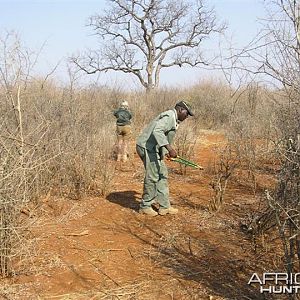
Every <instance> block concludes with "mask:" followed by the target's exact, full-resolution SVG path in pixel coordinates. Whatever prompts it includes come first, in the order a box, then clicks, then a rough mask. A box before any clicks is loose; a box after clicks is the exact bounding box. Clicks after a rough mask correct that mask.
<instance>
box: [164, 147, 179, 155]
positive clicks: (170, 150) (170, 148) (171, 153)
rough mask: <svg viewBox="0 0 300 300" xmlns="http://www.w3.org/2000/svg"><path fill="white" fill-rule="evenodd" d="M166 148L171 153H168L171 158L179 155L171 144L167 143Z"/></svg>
mask: <svg viewBox="0 0 300 300" xmlns="http://www.w3.org/2000/svg"><path fill="white" fill-rule="evenodd" d="M166 148H167V150H168V152H169V155H168V156H169V157H171V158H175V157H177V152H176V151H175V150H174V149H173V148H172V146H171V145H166Z"/></svg>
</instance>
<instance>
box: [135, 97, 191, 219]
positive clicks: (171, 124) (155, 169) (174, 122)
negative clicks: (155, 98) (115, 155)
mask: <svg viewBox="0 0 300 300" xmlns="http://www.w3.org/2000/svg"><path fill="white" fill-rule="evenodd" d="M193 115H194V114H193V112H192V111H191V108H190V106H189V105H188V104H187V103H186V102H185V101H180V102H178V103H176V105H175V108H174V109H170V110H167V111H164V112H162V113H161V114H159V115H158V116H157V117H156V118H155V119H154V120H153V121H151V122H150V123H149V125H148V126H146V128H145V129H144V130H143V131H142V133H141V135H140V136H139V137H138V139H137V145H136V150H137V153H138V155H139V156H140V158H141V159H142V161H143V164H144V167H145V178H144V192H143V197H142V202H141V204H140V210H139V212H140V213H142V214H146V215H149V216H156V215H158V214H160V215H166V214H176V213H177V212H178V209H176V208H174V207H172V206H171V204H170V200H169V187H168V170H167V167H166V165H165V162H164V160H163V159H164V156H165V155H166V154H167V155H168V156H169V157H173V158H175V157H176V156H177V153H176V151H175V150H174V149H173V147H172V146H171V144H172V142H173V139H174V137H175V133H176V130H177V128H178V125H179V123H180V122H182V121H184V120H185V119H186V118H187V117H188V116H193ZM154 201H156V202H157V203H158V204H159V210H158V213H157V212H156V211H155V210H154V209H153V208H152V206H151V205H152V203H154Z"/></svg>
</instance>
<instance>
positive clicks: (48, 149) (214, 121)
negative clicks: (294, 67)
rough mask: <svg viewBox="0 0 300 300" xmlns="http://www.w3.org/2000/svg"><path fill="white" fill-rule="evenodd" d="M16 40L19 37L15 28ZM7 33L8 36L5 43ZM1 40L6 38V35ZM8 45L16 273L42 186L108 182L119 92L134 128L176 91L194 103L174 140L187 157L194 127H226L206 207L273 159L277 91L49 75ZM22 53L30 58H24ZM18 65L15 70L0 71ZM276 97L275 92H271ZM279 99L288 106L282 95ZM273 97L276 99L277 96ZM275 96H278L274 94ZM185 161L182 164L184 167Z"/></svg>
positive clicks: (4, 198)
mask: <svg viewBox="0 0 300 300" xmlns="http://www.w3.org/2000/svg"><path fill="white" fill-rule="evenodd" d="M10 38H12V41H13V45H15V44H14V43H15V42H16V40H15V39H14V38H13V37H12V36H11V37H10ZM10 42H11V40H6V41H5V43H6V47H8V48H9V47H10V44H9V43H10ZM2 45H4V44H2ZM16 49H17V50H20V52H18V51H17V52H16V53H12V52H10V53H11V54H10V55H11V56H10V60H9V61H8V60H6V61H5V62H6V65H5V68H6V73H5V72H2V77H1V98H0V100H1V108H0V109H1V115H2V116H3V118H2V120H1V139H0V141H1V173H0V175H1V189H0V191H1V210H0V212H1V219H0V220H1V231H0V233H1V234H0V237H1V253H0V254H1V274H2V275H3V276H9V275H13V274H14V272H16V268H18V267H21V265H22V260H23V259H26V255H27V253H28V252H29V251H30V250H29V249H28V247H30V246H31V245H30V244H28V245H27V243H26V242H25V241H26V233H27V232H28V231H27V229H28V227H30V222H33V220H32V219H31V218H29V219H28V218H24V217H23V216H24V214H25V215H26V214H30V211H31V208H32V207H34V206H35V205H38V203H39V201H40V200H41V199H42V198H43V197H45V196H46V195H47V194H51V195H59V196H63V197H67V198H71V199H82V198H83V197H84V196H85V195H105V194H107V193H108V192H110V191H111V189H112V188H113V187H112V185H111V180H112V177H113V174H114V172H115V169H114V168H115V164H114V163H113V162H112V160H111V159H110V156H111V152H112V149H113V144H114V142H115V141H114V119H113V118H112V117H111V112H112V111H113V109H114V108H116V107H117V106H118V104H119V102H120V99H125V98H126V99H128V101H129V102H130V104H131V108H132V110H133V113H134V116H135V117H134V136H136V135H137V134H138V133H139V129H140V128H142V127H143V126H144V125H145V124H146V123H147V122H148V121H149V120H150V119H151V118H152V117H153V116H155V115H156V114H157V113H159V112H160V111H162V110H164V109H166V108H169V107H172V106H173V105H174V103H175V102H176V101H177V100H178V99H181V98H184V99H187V100H188V101H189V102H191V103H192V105H193V107H194V108H195V114H196V117H195V118H194V120H192V121H191V122H190V123H189V124H188V126H187V125H183V126H182V127H181V129H180V130H179V132H178V139H177V140H181V143H177V149H178V151H179V153H180V154H182V155H184V156H186V157H188V158H192V157H193V154H194V147H195V143H196V142H197V137H199V136H200V134H201V133H200V129H217V130H222V131H224V132H225V133H226V135H227V136H228V145H227V148H226V151H223V153H222V155H220V159H219V160H218V161H216V162H215V163H214V165H213V166H212V170H211V172H212V174H213V176H214V179H213V180H212V188H213V190H214V193H215V196H214V198H213V199H212V203H211V209H212V210H217V209H219V208H220V207H221V205H222V199H223V196H224V193H225V190H226V184H227V181H228V180H229V178H230V177H232V176H234V173H235V172H236V171H237V169H241V167H242V168H243V169H244V170H246V171H247V172H248V174H249V178H250V179H251V180H252V181H253V191H255V174H256V171H257V170H258V169H259V167H260V161H261V160H270V162H272V160H273V158H274V155H275V152H274V150H275V148H276V147H275V146H276V145H275V143H276V141H278V140H279V134H280V133H279V130H280V128H279V127H278V126H277V125H276V122H275V121H278V120H280V119H282V118H281V114H282V110H278V109H277V106H275V102H274V100H272V97H270V96H273V97H274V93H272V92H271V91H269V90H268V89H266V88H263V87H259V86H258V85H255V86H248V87H245V88H244V92H243V93H242V94H239V99H238V101H237V99H236V98H235V96H232V94H233V91H232V90H231V88H230V87H229V86H227V85H226V84H225V83H222V82H219V83H211V82H204V83H199V84H198V85H195V86H193V87H191V88H189V89H178V90H175V89H169V90H168V89H158V90H156V91H155V92H153V93H151V94H144V93H143V92H138V91H137V92H134V91H133V92H122V91H120V90H113V89H109V88H106V87H101V86H96V85H94V86H89V87H80V86H76V83H75V82H71V84H70V85H66V86H59V85H58V84H57V83H56V82H55V81H54V80H50V79H48V80H47V81H44V80H41V79H38V78H31V77H30V76H29V74H30V72H28V74H27V73H25V72H23V69H22V68H23V67H24V62H23V60H16V57H15V56H13V55H17V56H18V55H19V56H20V55H21V48H16ZM27 59H28V58H27ZM16 69H17V70H20V72H19V77H14V76H11V77H10V76H6V77H5V74H13V72H14V71H15V70H16ZM276 97H278V95H276ZM279 99H280V102H281V105H282V106H283V107H286V108H288V102H287V103H286V102H285V100H284V98H279ZM278 101H279V100H278ZM278 101H277V102H278ZM183 171H184V170H183Z"/></svg>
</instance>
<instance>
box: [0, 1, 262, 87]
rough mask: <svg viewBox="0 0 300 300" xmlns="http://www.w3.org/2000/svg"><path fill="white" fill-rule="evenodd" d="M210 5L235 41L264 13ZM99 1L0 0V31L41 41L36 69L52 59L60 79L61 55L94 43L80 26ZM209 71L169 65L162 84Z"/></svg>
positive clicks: (33, 44)
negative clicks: (41, 49)
mask: <svg viewBox="0 0 300 300" xmlns="http://www.w3.org/2000/svg"><path fill="white" fill-rule="evenodd" d="M206 3H208V4H209V5H210V6H214V7H215V10H216V13H217V15H218V16H219V18H220V19H222V20H224V21H226V22H227V24H228V34H229V35H230V36H232V38H233V40H234V41H235V43H236V45H237V46H243V45H245V44H247V42H249V41H250V40H251V39H252V37H253V36H254V35H255V33H256V32H257V31H258V18H259V17H262V16H263V15H264V9H263V1H262V0H206ZM105 5H106V1H105V0H52V1H51V0H0V35H3V32H4V30H8V31H10V30H14V31H16V32H17V33H18V34H19V36H20V39H21V41H22V42H23V43H24V44H25V45H26V47H28V48H29V49H31V50H33V51H37V50H38V49H40V47H41V46H42V45H43V44H44V43H45V46H44V48H43V51H42V53H41V55H40V58H39V64H38V68H37V72H39V73H44V74H47V73H48V72H49V71H50V70H51V69H52V68H53V67H54V66H55V65H56V63H57V62H58V61H61V64H60V67H59V69H58V70H57V73H56V74H55V76H57V77H58V78H60V77H61V78H62V77H63V76H64V72H65V63H64V62H65V59H66V58H67V57H69V56H71V55H72V54H74V53H76V52H78V51H83V50H84V49H85V48H95V45H96V39H95V37H93V36H91V33H92V31H91V28H89V27H86V26H85V24H86V21H87V19H88V17H89V16H90V15H92V14H94V13H99V12H101V10H102V9H103V7H105ZM209 76H211V77H213V76H214V74H213V73H207V72H203V71H201V70H192V69H191V68H187V69H183V68H181V69H179V68H175V69H173V68H172V69H169V70H168V71H167V72H162V73H161V84H162V85H174V84H180V85H186V84H188V83H193V82H196V81H199V80H203V79H205V78H206V77H209ZM99 78H100V80H101V81H102V82H103V83H104V84H105V83H106V82H107V83H108V82H111V81H112V80H116V81H117V80H118V79H119V78H120V80H122V76H121V77H118V76H117V75H115V74H111V75H109V76H107V75H104V74H103V75H99Z"/></svg>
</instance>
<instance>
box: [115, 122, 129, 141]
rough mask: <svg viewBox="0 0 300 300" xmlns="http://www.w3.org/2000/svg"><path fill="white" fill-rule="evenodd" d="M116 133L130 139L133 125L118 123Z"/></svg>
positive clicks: (119, 136)
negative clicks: (120, 124)
mask: <svg viewBox="0 0 300 300" xmlns="http://www.w3.org/2000/svg"><path fill="white" fill-rule="evenodd" d="M116 133H117V136H118V138H121V137H123V138H124V139H128V138H129V137H130V135H131V126H130V125H124V126H119V125H117V130H116Z"/></svg>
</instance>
